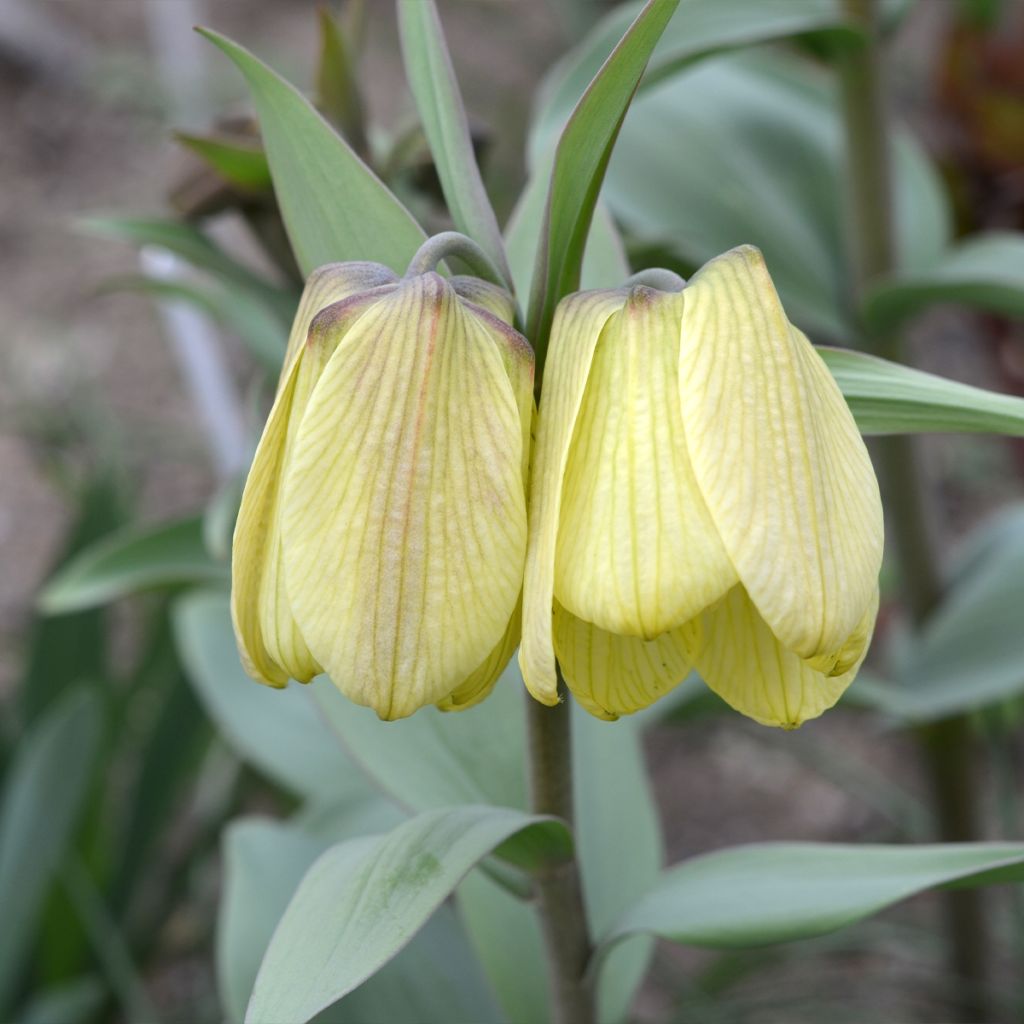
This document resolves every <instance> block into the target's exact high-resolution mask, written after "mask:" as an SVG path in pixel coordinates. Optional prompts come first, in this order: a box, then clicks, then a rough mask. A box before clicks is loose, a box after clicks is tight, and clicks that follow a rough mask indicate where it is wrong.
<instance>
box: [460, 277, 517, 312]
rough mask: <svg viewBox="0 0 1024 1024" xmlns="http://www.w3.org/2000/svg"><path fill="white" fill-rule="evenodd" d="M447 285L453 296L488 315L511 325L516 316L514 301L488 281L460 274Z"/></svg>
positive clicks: (502, 289)
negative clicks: (470, 303) (450, 287)
mask: <svg viewBox="0 0 1024 1024" xmlns="http://www.w3.org/2000/svg"><path fill="white" fill-rule="evenodd" d="M449 284H450V285H451V286H452V288H454V289H455V294H456V295H459V296H461V297H462V298H463V299H466V300H467V301H468V302H473V303H475V304H476V305H477V306H480V307H482V308H483V309H486V310H487V312H488V313H491V314H492V315H493V316H496V317H497V318H498V319H499V320H503V321H504V322H505V323H506V324H511V323H512V321H513V320H514V319H515V316H516V300H515V299H513V298H512V296H511V295H509V293H508V292H507V291H505V289H504V288H501V287H499V286H498V285H496V284H491V282H490V281H481V280H480V278H479V277H464V276H462V275H461V274H460V275H457V276H455V277H453V278H452V279H451V281H449Z"/></svg>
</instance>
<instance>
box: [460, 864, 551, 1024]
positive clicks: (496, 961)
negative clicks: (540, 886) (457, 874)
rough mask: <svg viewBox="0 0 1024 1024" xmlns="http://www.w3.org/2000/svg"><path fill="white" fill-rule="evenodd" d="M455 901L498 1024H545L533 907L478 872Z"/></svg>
mask: <svg viewBox="0 0 1024 1024" xmlns="http://www.w3.org/2000/svg"><path fill="white" fill-rule="evenodd" d="M455 897H456V906H457V908H458V911H459V916H460V918H461V920H462V923H463V925H464V926H465V929H466V932H467V934H468V936H469V941H470V943H471V944H472V946H473V949H474V951H475V952H476V955H477V957H478V959H479V960H480V963H481V965H482V967H483V969H484V971H485V973H486V974H487V977H488V979H489V980H490V983H491V987H492V988H493V989H494V992H495V995H497V997H498V1002H499V1003H500V1004H501V1008H502V1010H503V1011H504V1015H505V1018H504V1019H505V1020H508V1021H515V1022H517V1024H518V1022H519V1021H523V1022H526V1021H529V1024H548V1022H549V1020H550V1007H549V1003H548V965H547V952H546V950H545V947H544V934H543V932H542V931H541V927H540V920H539V918H538V917H537V911H536V909H535V907H534V905H533V904H532V903H530V902H527V901H525V900H522V899H519V898H518V897H516V896H513V895H512V894H511V893H510V892H509V891H508V890H507V889H506V888H504V887H503V886H501V885H499V884H498V883H497V882H495V881H493V879H491V878H489V877H488V876H487V874H485V873H484V871H482V870H480V869H479V868H478V869H477V870H475V871H471V872H470V873H469V874H468V875H467V876H466V878H465V879H464V880H463V882H462V884H461V885H460V886H459V888H458V889H457V890H456V894H455ZM509 950H515V956H509Z"/></svg>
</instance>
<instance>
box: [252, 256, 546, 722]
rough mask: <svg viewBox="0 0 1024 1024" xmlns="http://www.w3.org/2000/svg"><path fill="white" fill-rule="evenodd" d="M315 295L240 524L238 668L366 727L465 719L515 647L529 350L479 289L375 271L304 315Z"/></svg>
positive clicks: (504, 307) (508, 308) (300, 321)
mask: <svg viewBox="0 0 1024 1024" xmlns="http://www.w3.org/2000/svg"><path fill="white" fill-rule="evenodd" d="M354 266H361V267H366V265H365V264H362V265H354V264H346V265H343V268H352V267H354ZM360 273H362V272H360ZM349 274H350V276H351V271H349ZM313 287H314V282H313V280H311V282H310V285H309V286H307V293H306V297H304V300H303V303H302V306H301V307H300V311H299V315H298V317H297V319H296V325H295V328H294V331H293V337H294V336H296V335H300V336H304V342H303V343H302V344H301V346H297V347H296V350H295V351H294V353H293V355H292V358H291V359H290V361H288V362H287V363H286V366H285V370H284V374H283V376H282V382H281V384H280V386H279V389H278V394H277V398H276V400H275V403H274V407H273V409H272V411H271V413H270V417H269V419H268V421H267V425H266V428H265V430H264V433H263V437H262V439H261V441H260V444H259V447H258V449H257V452H256V456H255V459H254V461H253V466H252V469H251V470H250V473H249V479H248V481H247V482H246V488H245V492H244V494H243V497H242V506H241V510H240V513H239V519H238V525H237V527H236V530H235V542H234V555H233V587H232V609H233V615H234V621H235V632H236V636H237V639H238V643H239V648H240V651H241V653H242V657H243V661H244V662H245V664H246V667H247V669H248V671H249V672H250V674H251V675H252V676H253V677H254V678H256V679H258V680H259V681H261V682H264V683H267V684H269V685H271V686H283V685H285V684H286V683H287V680H288V679H289V678H294V679H297V680H299V681H301V682H307V681H309V680H310V679H311V678H312V677H313V676H315V675H317V674H318V673H319V672H321V671H326V672H327V673H328V674H329V675H330V676H331V678H332V679H333V681H334V682H335V684H336V685H337V686H338V688H339V689H340V690H341V691H342V692H343V693H344V694H345V695H346V696H348V697H349V698H350V699H352V700H354V701H356V702H357V703H359V704H364V705H368V706H370V707H372V708H374V710H375V711H376V712H377V714H378V715H379V716H380V717H381V718H386V719H391V718H401V717H403V716H406V715H409V714H411V713H412V712H413V711H415V710H416V709H417V708H419V707H422V706H423V705H425V704H437V705H439V706H441V707H443V708H446V709H454V708H460V707H467V706H469V705H470V704H472V703H475V702H476V701H478V700H481V699H482V698H483V697H484V696H486V695H487V693H488V692H489V691H490V689H491V687H492V686H493V685H494V682H495V681H496V680H497V678H498V676H499V675H500V673H501V671H502V669H503V668H504V666H505V664H506V662H507V661H508V659H509V658H510V657H511V655H512V653H513V651H514V650H515V646H516V643H517V642H518V635H519V597H520V589H521V583H522V573H523V562H524V558H525V549H526V503H525V472H526V459H527V455H528V446H529V436H530V435H529V431H530V420H531V416H532V410H533V399H532V391H533V354H532V351H531V350H530V348H529V346H528V345H527V344H526V342H525V340H524V339H523V338H522V337H521V336H520V335H519V334H518V333H516V332H515V331H514V330H513V329H512V328H511V327H510V326H509V325H508V323H507V320H508V319H511V315H512V308H513V307H512V304H511V299H510V298H509V297H508V296H507V295H506V294H505V293H502V292H501V290H500V289H497V288H494V287H493V286H489V285H486V284H485V283H484V282H476V281H475V280H473V279H467V278H455V279H453V280H452V281H451V282H447V281H445V280H444V279H443V278H442V277H440V276H439V275H437V274H436V273H433V272H429V273H424V274H420V275H416V276H412V277H407V278H404V279H402V280H397V279H396V278H395V276H394V274H392V273H391V272H390V271H388V270H387V269H386V268H383V267H377V268H376V270H375V272H374V274H373V275H369V276H364V277H361V284H360V287H359V288H358V289H356V290H349V291H348V293H347V295H333V296H330V297H328V298H327V301H325V302H320V301H319V300H317V302H318V304H319V305H318V311H316V310H314V309H313V303H312V302H311V301H307V299H308V296H309V294H310V290H311V289H312V288H313ZM466 296H469V297H468V298H467V297H466ZM336 298H341V301H334V302H333V304H328V303H329V302H331V300H332V299H336ZM324 307H326V308H324ZM314 312H315V315H313V314H314ZM496 314H497V315H496ZM502 317H504V319H502Z"/></svg>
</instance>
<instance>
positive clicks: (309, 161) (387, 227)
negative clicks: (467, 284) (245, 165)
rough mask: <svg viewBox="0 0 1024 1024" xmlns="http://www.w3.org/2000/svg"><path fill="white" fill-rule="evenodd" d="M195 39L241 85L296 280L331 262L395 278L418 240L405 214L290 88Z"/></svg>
mask: <svg viewBox="0 0 1024 1024" xmlns="http://www.w3.org/2000/svg"><path fill="white" fill-rule="evenodd" d="M200 32H201V33H202V35H204V36H205V37H206V38H207V39H209V40H210V42H212V43H213V44H214V45H215V46H217V47H218V48H219V49H220V50H222V51H223V52H224V53H225V54H226V55H227V56H228V57H230V58H231V60H232V61H234V63H235V65H236V66H237V67H238V69H239V70H240V71H241V72H242V74H243V75H244V76H245V79H246V82H247V83H248V85H249V90H250V92H251V94H252V98H253V102H254V104H255V105H256V111H257V113H258V115H259V119H260V130H261V132H262V135H263V145H264V148H265V149H266V153H267V160H268V162H269V163H270V173H271V175H272V176H273V179H274V192H275V194H276V196H277V200H278V203H279V204H280V207H281V214H282V216H283V217H284V222H285V226H286V228H287V229H288V237H289V238H290V239H291V243H292V248H293V250H294V252H295V258H296V260H297V261H298V264H299V266H300V268H301V269H302V271H303V273H305V274H308V273H310V271H312V270H314V269H315V268H316V267H319V266H322V265H323V264H324V263H331V262H334V261H338V260H340V261H344V260H372V261H374V262H376V263H383V264H384V265H385V266H389V267H391V268H392V269H393V270H396V271H398V272H400V273H401V272H403V271H404V270H405V268H406V266H407V265H408V263H409V260H410V259H411V258H412V256H413V254H414V253H415V252H416V250H417V249H418V248H419V246H420V245H421V244H422V242H423V241H424V239H425V237H426V236H425V235H424V234H423V229H422V228H421V227H420V226H419V225H418V224H417V223H416V221H415V220H414V219H413V217H412V215H411V214H410V213H409V211H408V210H406V208H405V207H404V206H403V205H402V204H401V203H400V202H399V201H398V200H397V199H396V198H395V197H394V196H393V195H392V194H391V192H390V191H389V190H388V188H387V186H385V185H384V184H383V183H382V182H381V181H380V179H379V178H377V176H376V175H375V174H374V173H373V171H371V170H370V168H369V167H367V166H366V164H364V163H363V161H362V160H360V159H359V157H358V156H357V155H356V154H355V152H354V151H353V150H352V149H351V147H350V146H349V145H348V143H346V142H345V140H344V139H342V138H341V136H340V135H338V134H337V133H336V132H335V131H334V129H333V128H331V126H330V125H329V124H328V123H327V122H326V121H325V120H324V119H323V118H322V117H321V116H320V114H318V113H317V112H316V110H314V109H313V107H312V105H311V104H310V103H309V102H308V101H307V100H306V99H305V97H303V96H302V94H301V93H299V91H298V90H297V89H295V87H294V86H292V85H291V84H290V83H288V82H286V81H285V80H284V79H283V78H281V77H280V76H279V75H277V74H276V73H275V72H274V71H272V70H271V69H270V68H269V67H267V65H266V64H264V63H263V62H262V61H260V60H257V59H256V58H255V57H254V56H253V55H252V54H251V53H249V52H248V51H247V50H245V49H243V48H242V47H241V46H239V45H238V44H237V43H233V42H232V41H231V40H230V39H226V38H225V37H224V36H222V35H219V34H217V33H216V32H212V31H211V30H209V29H200Z"/></svg>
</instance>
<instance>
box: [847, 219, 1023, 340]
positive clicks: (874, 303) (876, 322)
mask: <svg viewBox="0 0 1024 1024" xmlns="http://www.w3.org/2000/svg"><path fill="white" fill-rule="evenodd" d="M947 302H955V303H961V304H963V305H965V306H974V307H976V308H977V309H984V310H989V311H991V312H993V313H1003V314H1005V315H1006V316H1013V317H1024V234H1021V233H1019V232H1011V231H998V232H997V231H993V232H991V233H989V234H981V235H974V236H973V237H971V238H968V239H966V240H965V241H964V242H961V243H960V244H959V245H957V246H954V247H953V248H951V249H948V250H947V251H946V252H945V253H943V254H942V256H941V258H940V259H939V260H938V262H937V263H936V264H935V265H934V266H932V267H922V268H921V269H919V270H914V271H912V272H909V273H906V274H900V275H897V276H896V277H894V278H893V279H892V280H889V281H885V282H883V283H881V284H879V285H877V286H876V287H875V288H873V289H872V290H871V292H870V294H869V295H868V297H867V300H866V302H865V309H864V315H865V317H866V319H867V321H868V323H869V324H870V325H871V327H872V329H874V330H875V331H879V332H883V331H888V330H892V329H894V328H895V327H896V326H897V325H898V324H899V322H900V321H901V320H903V319H905V318H906V317H909V316H913V315H914V314H915V313H919V312H921V311H922V310H924V309H926V308H927V307H928V306H932V305H937V304H940V303H947Z"/></svg>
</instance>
